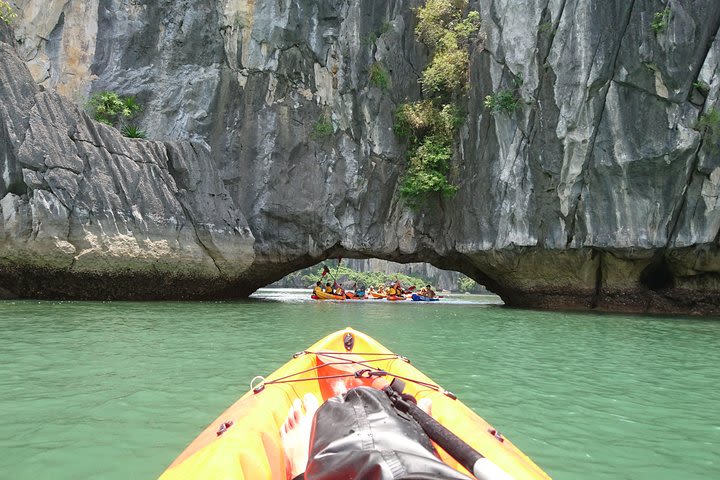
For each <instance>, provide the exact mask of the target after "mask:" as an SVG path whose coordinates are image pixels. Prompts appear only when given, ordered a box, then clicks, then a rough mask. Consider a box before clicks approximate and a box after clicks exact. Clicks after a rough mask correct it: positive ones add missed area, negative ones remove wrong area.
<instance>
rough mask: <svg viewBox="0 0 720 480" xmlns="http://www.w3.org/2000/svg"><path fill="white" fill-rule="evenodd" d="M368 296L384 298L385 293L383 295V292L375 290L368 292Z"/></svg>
mask: <svg viewBox="0 0 720 480" xmlns="http://www.w3.org/2000/svg"><path fill="white" fill-rule="evenodd" d="M370 296H371V297H372V298H385V297H387V295H385V294H384V293H377V292H370Z"/></svg>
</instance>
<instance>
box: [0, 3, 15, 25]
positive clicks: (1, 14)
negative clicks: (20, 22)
mask: <svg viewBox="0 0 720 480" xmlns="http://www.w3.org/2000/svg"><path fill="white" fill-rule="evenodd" d="M15 18H17V13H15V12H14V11H13V9H12V7H11V6H10V4H9V3H7V2H6V1H5V0H0V20H2V21H3V22H5V23H7V24H8V25H9V24H10V22H12V21H13V20H15Z"/></svg>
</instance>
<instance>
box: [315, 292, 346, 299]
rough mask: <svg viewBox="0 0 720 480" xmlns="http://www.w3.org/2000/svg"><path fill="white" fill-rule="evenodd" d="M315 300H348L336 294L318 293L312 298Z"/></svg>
mask: <svg viewBox="0 0 720 480" xmlns="http://www.w3.org/2000/svg"><path fill="white" fill-rule="evenodd" d="M310 298H312V299H313V300H346V298H345V297H344V296H342V295H335V294H334V293H325V292H317V293H313V294H312V296H311V297H310Z"/></svg>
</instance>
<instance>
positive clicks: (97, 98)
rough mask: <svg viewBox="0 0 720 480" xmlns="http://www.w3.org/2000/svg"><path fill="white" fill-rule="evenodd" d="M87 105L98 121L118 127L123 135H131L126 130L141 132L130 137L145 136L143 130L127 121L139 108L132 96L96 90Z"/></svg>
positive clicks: (132, 132) (135, 132)
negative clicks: (139, 134)
mask: <svg viewBox="0 0 720 480" xmlns="http://www.w3.org/2000/svg"><path fill="white" fill-rule="evenodd" d="M87 107H88V109H89V111H90V114H91V115H92V116H93V118H94V119H95V120H97V121H98V122H101V123H104V124H105V125H109V126H111V127H115V128H118V129H120V131H121V132H122V134H123V135H125V136H128V137H130V136H131V135H128V134H127V133H126V132H128V133H131V134H135V135H137V134H138V133H141V134H142V136H133V137H132V138H145V133H144V132H142V131H140V130H139V129H138V128H137V127H136V126H134V125H130V124H128V123H127V121H128V120H130V119H132V117H133V116H135V114H136V113H137V112H139V111H140V110H141V107H140V104H139V103H137V101H136V100H135V98H134V97H122V96H120V95H118V94H117V93H115V92H107V91H106V92H98V93H95V94H93V95H92V96H91V97H90V101H88V104H87Z"/></svg>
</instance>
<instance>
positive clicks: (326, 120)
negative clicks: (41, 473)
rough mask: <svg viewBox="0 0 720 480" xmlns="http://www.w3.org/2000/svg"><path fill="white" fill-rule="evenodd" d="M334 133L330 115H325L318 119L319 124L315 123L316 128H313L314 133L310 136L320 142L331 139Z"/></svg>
mask: <svg viewBox="0 0 720 480" xmlns="http://www.w3.org/2000/svg"><path fill="white" fill-rule="evenodd" d="M334 131H335V130H334V128H333V124H332V119H331V118H330V115H328V114H326V113H323V114H322V115H320V116H319V117H318V119H317V122H315V126H313V131H312V133H311V134H310V136H311V137H312V138H313V139H315V140H320V139H323V138H328V137H331V136H332V134H333V133H334Z"/></svg>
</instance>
